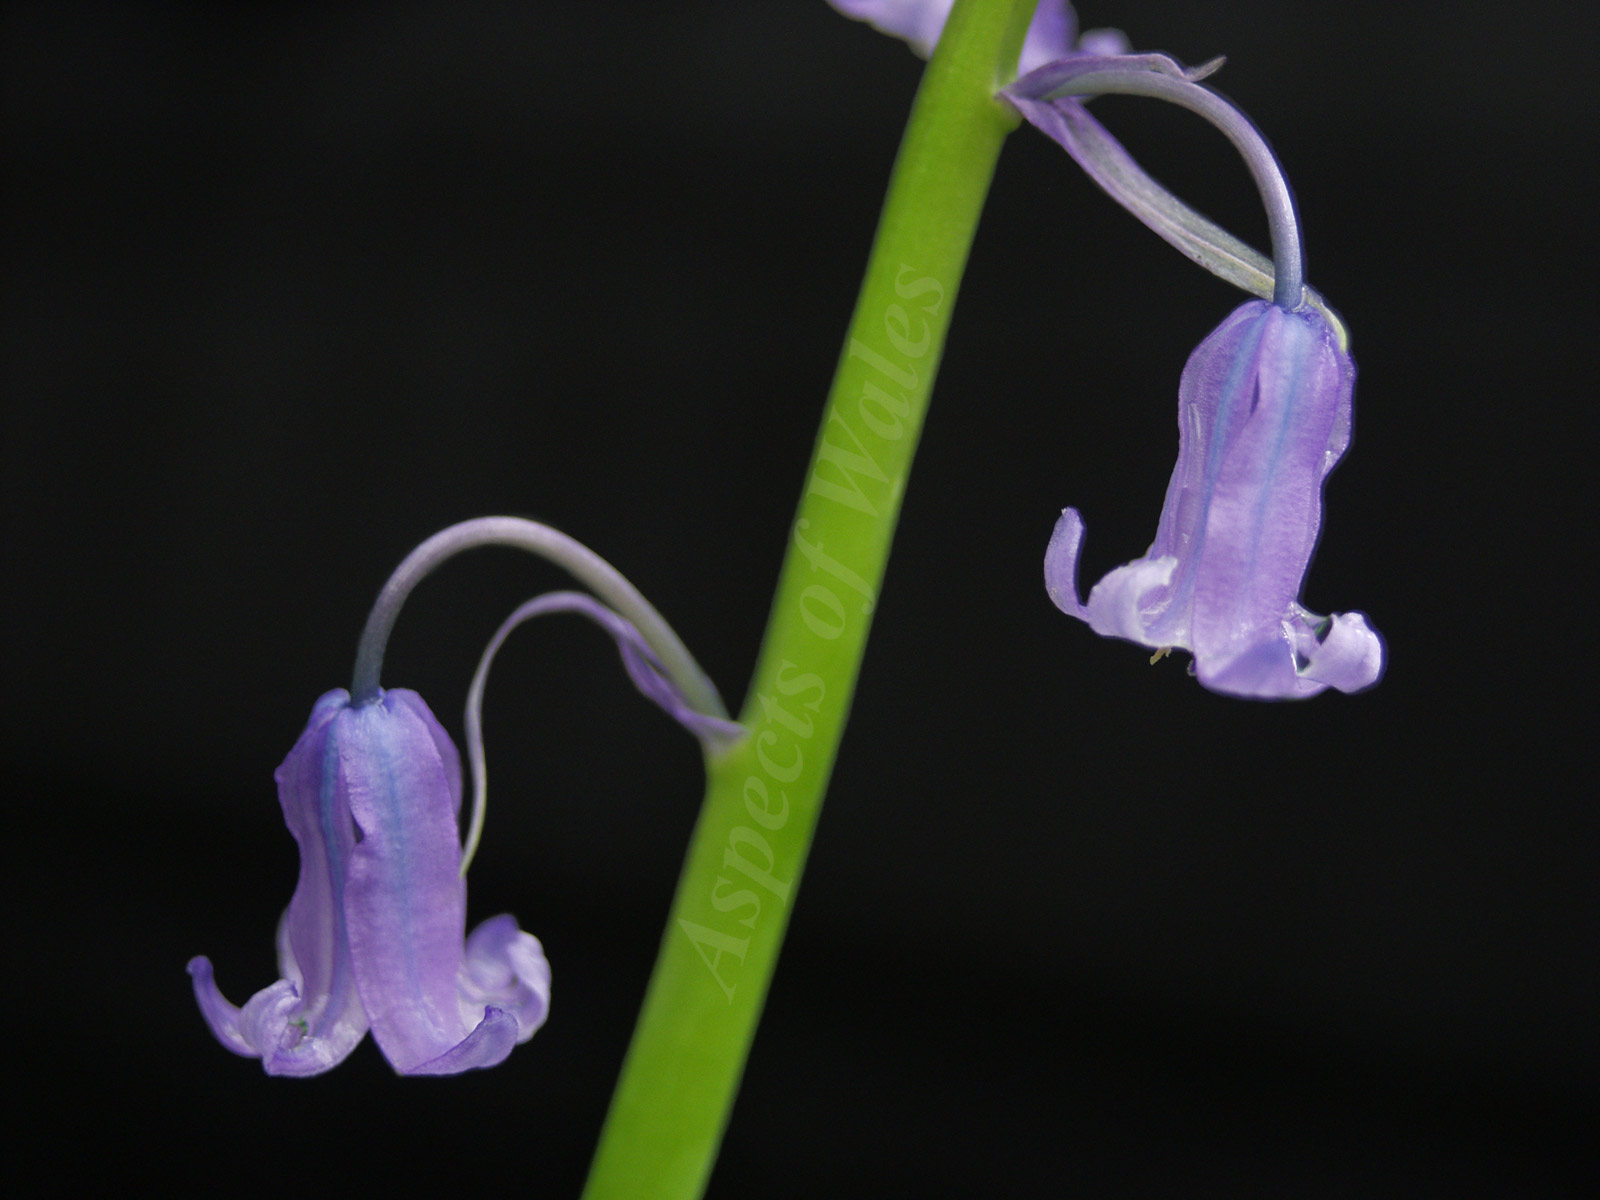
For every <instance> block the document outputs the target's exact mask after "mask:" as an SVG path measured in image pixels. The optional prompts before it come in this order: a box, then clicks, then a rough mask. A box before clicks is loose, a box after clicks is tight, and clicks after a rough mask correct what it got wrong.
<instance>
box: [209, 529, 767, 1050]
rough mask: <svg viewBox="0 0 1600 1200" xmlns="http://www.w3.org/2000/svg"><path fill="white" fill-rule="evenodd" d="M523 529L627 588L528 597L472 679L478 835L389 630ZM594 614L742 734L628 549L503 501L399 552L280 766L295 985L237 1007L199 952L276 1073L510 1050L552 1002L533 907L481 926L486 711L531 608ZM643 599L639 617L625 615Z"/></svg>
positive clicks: (284, 983) (218, 997)
mask: <svg viewBox="0 0 1600 1200" xmlns="http://www.w3.org/2000/svg"><path fill="white" fill-rule="evenodd" d="M488 544H501V545H512V546H518V547H520V548H522V549H526V550H530V551H532V552H534V553H537V554H540V555H542V556H543V557H545V558H548V559H551V560H552V561H554V562H557V563H558V564H560V565H562V566H564V567H566V568H567V569H568V570H570V571H571V572H572V573H573V574H574V575H576V576H578V578H580V579H582V580H583V581H584V582H586V583H588V584H589V585H590V586H591V587H593V588H594V589H595V591H596V592H598V593H599V594H600V595H602V596H604V597H605V598H606V599H607V600H608V601H610V604H611V605H614V606H615V607H614V608H613V607H609V606H608V605H606V604H602V603H600V602H599V601H597V600H596V599H595V598H594V597H592V596H588V595H585V594H582V593H574V592H559V593H552V594H550V595H547V596H543V597H540V598H538V599H536V600H533V601H530V602H529V603H527V604H524V605H523V606H521V607H520V608H518V609H517V610H516V612H514V613H513V614H512V615H511V617H510V618H509V619H508V620H507V621H506V623H505V624H504V625H502V626H501V628H500V629H499V630H498V631H497V632H496V633H495V635H494V639H493V640H492V641H491V643H490V645H489V648H488V650H487V651H485V653H484V655H483V659H482V662H481V663H480V665H479V668H478V672H477V675H476V676H475V677H474V679H473V683H472V689H471V696H470V699H469V701H468V706H467V736H468V748H469V751H470V753H471V759H472V764H473V775H474V778H475V783H476V788H475V795H474V803H473V815H472V821H471V834H470V839H469V842H468V845H467V848H466V850H465V852H464V851H463V847H462V841H461V834H460V817H461V801H462V778H461V759H460V756H459V755H458V754H457V752H456V748H455V745H454V743H453V742H451V740H450V737H449V735H448V734H447V733H446V732H445V731H444V729H443V728H442V727H441V726H440V724H439V722H438V721H437V720H436V719H435V718H434V715H433V713H432V712H430V711H429V709H428V706H427V705H426V704H425V703H423V700H422V697H420V696H418V695H417V694H416V693H415V692H412V691H407V690H405V689H403V688H391V689H388V690H385V689H383V688H382V687H380V686H379V685H378V676H379V672H380V670H381V667H382V662H383V652H384V646H385V645H386V643H387V640H388V636H389V631H390V629H391V628H392V627H393V625H394V621H395V618H396V616H397V615H398V613H399V611H400V607H401V606H402V605H403V604H404V602H405V599H406V597H407V596H408V595H409V594H410V592H411V589H412V588H413V587H415V586H416V584H417V583H418V582H419V581H420V580H421V579H422V578H423V577H424V576H425V575H427V574H428V573H429V572H430V571H432V570H433V569H434V568H435V567H437V566H438V565H439V564H440V563H442V562H443V561H445V560H446V559H447V558H449V557H451V556H452V555H454V554H457V553H459V552H460V551H462V550H465V549H470V548H472V547H474V546H482V545H488ZM550 612H577V613H579V614H581V615H583V616H586V617H588V618H589V619H591V620H593V621H595V622H596V623H597V624H599V625H600V626H601V627H602V628H603V629H605V630H606V631H607V632H608V633H610V634H611V636H612V637H613V638H614V639H615V641H616V643H617V647H618V649H619V650H620V652H621V654H622V660H623V664H624V666H625V667H626V668H627V670H628V674H629V676H630V677H631V678H632V679H633V681H634V683H635V685H636V686H637V687H638V688H639V690H640V691H641V692H643V693H644V694H645V695H646V696H647V697H648V698H649V699H651V700H652V701H654V702H655V703H656V704H658V705H659V706H660V707H661V708H663V709H664V710H666V711H667V712H668V713H669V714H671V715H672V716H673V717H674V718H675V719H677V720H678V721H679V723H681V724H682V725H683V726H684V727H685V728H687V729H689V730H690V731H691V732H693V733H694V734H695V735H696V736H697V737H698V738H699V739H700V740H701V742H702V744H703V745H704V746H705V747H706V750H707V753H708V754H712V753H718V752H720V751H721V750H724V749H726V748H727V747H728V746H730V745H731V744H732V743H733V742H734V741H736V740H737V739H738V738H739V737H741V736H742V735H743V732H744V730H743V728H742V727H741V726H739V725H738V724H736V723H735V722H733V721H730V720H728V719H727V714H726V712H725V710H724V709H723V707H722V701H721V700H720V698H719V697H718V696H717V693H716V689H715V688H714V687H713V686H712V685H711V682H710V680H709V679H707V678H706V677H705V676H704V674H703V672H701V671H700V669H699V667H698V665H697V664H696V663H695V662H694V659H693V658H692V657H690V655H689V653H688V651H687V650H686V649H685V648H684V646H683V644H682V643H681V642H680V641H679V640H678V638H677V635H676V634H674V633H673V632H672V630H671V628H670V627H669V626H667V624H666V622H665V621H664V620H662V618H661V615H660V614H659V613H657V612H656V610H655V609H654V608H652V607H651V606H650V604H649V602H648V601H646V600H645V599H644V597H643V596H641V595H640V594H639V593H638V591H637V589H635V588H634V587H633V585H632V584H630V583H628V581H627V580H626V579H624V578H623V577H622V576H621V575H620V574H619V573H618V572H617V571H616V569H615V568H614V567H612V566H611V565H610V564H609V563H607V562H606V561H605V560H604V559H602V558H600V557H599V556H598V555H596V554H595V553H594V552H593V551H591V550H589V549H588V548H587V547H585V546H582V545H580V544H579V543H577V542H574V541H573V540H572V539H571V538H569V537H567V536H566V535H564V534H562V533H559V532H558V531H556V530H553V529H550V528H549V527H548V526H544V525H539V524H537V523H535V522H532V521H525V520H521V519H519V518H515V517H486V518H482V519H480V520H476V521H467V522H463V523H462V524H460V525H455V526H452V527H451V528H449V529H447V530H444V531H443V532H441V533H439V534H436V535H435V536H434V537H432V538H430V539H428V541H426V542H424V543H423V544H422V545H421V546H419V547H418V548H417V549H416V550H415V551H413V552H412V553H411V554H410V555H409V556H407V558H406V560H405V561H404V562H403V563H401V564H400V567H399V568H398V569H397V570H396V571H395V573H394V575H393V576H392V577H391V578H390V580H389V582H388V584H387V585H385V587H384V589H383V591H382V593H381V594H380V595H379V598H378V602H377V603H376V604H375V605H374V606H373V610H372V613H371V615H370V616H369V618H368V621H367V627H366V630H365V631H364V632H363V634H362V639H361V646H360V649H359V651H358V653H357V656H356V674H355V683H354V685H353V687H352V689H351V691H349V692H346V691H345V690H343V689H342V688H341V689H338V690H335V691H331V692H328V693H326V694H325V695H324V696H322V698H321V699H319V700H318V701H317V702H316V705H315V706H314V707H313V708H312V710H311V720H310V722H309V723H308V724H307V725H306V728H305V732H304V733H302V734H301V735H300V739H299V741H297V742H296V743H295V745H294V749H292V750H291V751H290V752H289V756H288V757H287V758H285V759H284V761H283V765H282V766H280V767H279V768H278V771H277V774H276V776H275V778H276V779H277V782H278V801H279V804H280V805H281V806H282V808H283V816H284V821H285V822H286V823H287V824H288V826H289V832H290V833H291V834H292V835H293V836H294V840H295V842H296V843H297V844H298V845H299V848H300V878H299V882H298V883H297V884H296V886H295V890H294V896H293V898H292V899H291V900H290V901H289V908H288V910H287V911H286V912H285V913H284V915H283V919H282V920H281V921H280V922H279V925H278V937H277V943H278V967H279V971H280V973H281V975H282V978H281V979H279V980H278V981H277V982H276V983H274V984H272V985H271V986H269V987H266V988H264V989H262V990H261V991H259V992H257V993H256V994H255V995H254V996H252V997H251V998H250V999H249V1000H248V1001H247V1002H246V1003H245V1004H244V1006H243V1007H242V1008H239V1007H235V1006H234V1005H233V1004H231V1003H229V1002H228V1000H226V999H225V998H224V997H223V995H222V993H221V991H219V990H218V988H217V985H216V981H215V979H214V978H213V975H212V968H211V962H210V960H209V959H206V958H204V957H199V958H195V959H193V960H191V961H190V963H189V974H190V976H191V977H192V978H193V982H194V994H195V998H196V1000H198V1001H199V1004H200V1011H201V1013H202V1014H203V1015H204V1017H205V1019H206V1022H207V1024H208V1025H210V1027H211V1031H212V1033H214V1034H215V1035H216V1037H217V1040H218V1041H220V1042H221V1043H222V1044H223V1045H224V1046H226V1047H227V1048H228V1049H229V1050H232V1051H233V1052H234V1053H236V1054H240V1055H244V1056H246V1057H249V1058H258V1059H260V1060H261V1064H262V1066H263V1067H264V1068H265V1069H266V1071H267V1073H268V1074H269V1075H316V1074H319V1073H321V1072H323V1071H326V1070H328V1069H329V1068H330V1067H334V1066H337V1065H338V1064H339V1063H340V1062H341V1061H343V1060H344V1058H345V1057H346V1056H347V1055H349V1054H350V1052H351V1051H352V1050H354V1049H355V1047H356V1046H357V1045H358V1044H359V1043H360V1041H361V1039H362V1038H363V1037H365V1036H366V1033H367V1031H368V1030H369V1029H370V1030H371V1031H372V1035H373V1038H374V1039H375V1040H376V1041H377V1043H378V1048H379V1049H380V1050H382V1051H383V1054H384V1057H386V1058H387V1059H388V1060H389V1062H390V1064H391V1065H392V1066H393V1067H394V1068H395V1070H396V1071H398V1072H399V1073H401V1074H402V1075H451V1074H455V1073H457V1072H460V1071H466V1070H470V1069H472V1068H475V1067H492V1066H494V1065H495V1064H497V1063H499V1062H502V1061H503V1060H504V1059H505V1058H506V1056H507V1055H509V1054H510V1053H511V1051H512V1049H513V1047H515V1046H516V1045H517V1044H518V1043H521V1042H525V1041H527V1040H528V1039H529V1038H531V1037H532V1036H533V1034H534V1031H535V1030H537V1029H538V1028H539V1026H540V1025H542V1024H543V1023H544V1019H545V1016H546V1014H547V1013H548V1012H549V1007H550V965H549V963H548V962H547V961H546V960H545V956H544V951H543V949H542V948H541V946H540V944H539V941H538V939H537V938H535V937H534V936H533V935H531V934H528V933H525V932H523V931H522V930H521V929H519V928H518V926H517V922H516V920H515V918H513V917H511V916H507V915H502V916H498V917H492V918H490V919H489V920H487V921H485V922H483V923H482V924H481V925H479V926H478V927H477V928H476V929H474V930H473V931H472V933H471V934H470V935H468V934H467V933H466V913H467V887H466V879H465V878H464V875H465V863H466V861H468V860H470V857H471V854H472V851H473V850H474V849H475V848H476V846H477V842H478V838H479V835H480V833H481V831H482V828H483V814H484V793H485V787H486V783H485V779H486V776H485V771H484V766H483V751H482V734H481V723H480V720H479V710H480V706H481V703H482V697H483V687H484V681H485V679H486V677H487V674H488V670H489V665H490V663H491V662H492V661H493V658H494V654H495V651H496V650H497V649H498V648H499V646H500V644H501V643H502V642H503V641H504V640H505V638H506V636H507V635H508V634H509V633H510V632H511V630H512V629H514V628H515V627H516V626H517V625H518V624H519V623H521V622H522V621H525V620H527V619H528V618H530V617H534V616H539V615H542V614H544V613H550ZM624 614H626V615H624Z"/></svg>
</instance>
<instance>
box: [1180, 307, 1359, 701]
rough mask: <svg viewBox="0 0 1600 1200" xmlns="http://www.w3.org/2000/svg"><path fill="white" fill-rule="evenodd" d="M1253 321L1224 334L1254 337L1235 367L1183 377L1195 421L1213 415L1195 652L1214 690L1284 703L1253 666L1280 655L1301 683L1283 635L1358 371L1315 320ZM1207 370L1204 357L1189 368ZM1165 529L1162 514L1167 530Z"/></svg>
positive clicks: (1277, 315) (1270, 313)
mask: <svg viewBox="0 0 1600 1200" xmlns="http://www.w3.org/2000/svg"><path fill="white" fill-rule="evenodd" d="M1245 313H1248V317H1247V320H1246V321H1245V322H1242V323H1236V322H1231V321H1230V323H1228V324H1225V326H1224V328H1225V329H1230V330H1238V331H1240V332H1242V333H1244V334H1245V336H1244V337H1243V338H1241V339H1239V343H1238V344H1239V350H1240V352H1239V353H1238V355H1237V357H1233V358H1231V361H1230V359H1229V358H1228V356H1226V355H1223V356H1220V357H1208V358H1207V359H1205V360H1204V366H1205V367H1207V368H1209V371H1208V375H1207V377H1206V378H1204V379H1199V380H1191V379H1190V378H1189V372H1188V371H1186V372H1185V392H1184V407H1185V413H1186V415H1187V414H1189V413H1190V412H1204V413H1205V415H1204V416H1203V417H1202V418H1201V420H1200V421H1199V425H1200V427H1201V428H1204V429H1206V432H1207V435H1208V438H1209V444H1208V447H1207V451H1206V462H1205V467H1204V475H1205V478H1206V492H1207V502H1206V504H1205V514H1204V545H1203V547H1202V548H1201V550H1200V553H1199V554H1198V555H1195V556H1193V561H1195V562H1196V564H1197V565H1196V569H1195V570H1194V572H1193V575H1192V587H1193V614H1192V616H1191V623H1192V637H1193V642H1192V645H1191V649H1192V650H1193V651H1194V655H1195V669H1196V672H1197V673H1198V674H1199V676H1200V680H1201V682H1202V683H1205V684H1207V686H1216V687H1217V688H1218V690H1224V691H1230V692H1235V693H1238V694H1248V695H1262V694H1264V693H1263V690H1262V689H1264V688H1271V689H1274V690H1273V691H1272V693H1271V694H1274V695H1282V694H1285V693H1284V692H1282V691H1278V690H1276V689H1277V688H1278V687H1280V686H1285V685H1284V682H1283V677H1282V676H1281V675H1280V673H1279V672H1278V671H1272V672H1266V673H1264V668H1263V667H1262V666H1261V665H1260V664H1259V663H1257V662H1256V661H1255V660H1256V659H1257V658H1258V656H1259V655H1260V654H1262V653H1264V651H1263V650H1262V649H1261V648H1262V647H1264V646H1268V645H1270V646H1271V648H1272V650H1271V656H1272V658H1273V659H1274V660H1275V661H1276V663H1278V664H1279V665H1280V667H1281V669H1282V670H1283V671H1287V672H1288V673H1289V677H1293V675H1294V673H1295V656H1294V647H1293V646H1292V645H1291V643H1290V639H1289V637H1288V636H1287V634H1286V632H1285V628H1284V624H1285V620H1286V618H1287V617H1288V616H1289V614H1290V611H1291V607H1292V606H1294V605H1295V603H1296V601H1295V597H1296V596H1297V594H1298V593H1299V590H1300V582H1301V580H1302V579H1303V578H1304V577H1305V573H1306V568H1307V566H1308V565H1309V564H1310V561H1311V552H1312V550H1313V549H1314V548H1315V546H1316V539H1317V531H1318V528H1319V527H1320V525H1321V520H1322V480H1323V476H1324V475H1325V474H1326V473H1327V464H1328V453H1329V448H1330V445H1331V443H1332V442H1333V441H1334V438H1335V434H1336V433H1337V432H1338V414H1339V412H1340V410H1341V408H1342V407H1344V406H1347V405H1348V404H1349V403H1350V391H1351V388H1352V385H1353V382H1354V368H1353V367H1352V366H1351V364H1350V360H1349V358H1348V357H1346V356H1344V355H1343V354H1341V353H1340V352H1339V351H1338V349H1337V347H1336V346H1335V345H1334V339H1333V336H1332V333H1331V331H1330V330H1329V329H1328V328H1327V326H1326V324H1325V323H1324V322H1322V321H1321V320H1320V318H1318V317H1317V316H1316V315H1315V314H1313V313H1309V312H1306V313H1287V312H1284V311H1283V310H1282V309H1280V308H1277V307H1275V306H1274V305H1270V304H1266V303H1264V302H1262V301H1259V300H1257V301H1251V302H1250V303H1248V304H1246V305H1244V306H1243V308H1241V309H1240V311H1239V313H1236V314H1235V317H1237V316H1239V315H1240V314H1245ZM1251 330H1253V331H1255V337H1254V344H1253V345H1251V344H1250V340H1251V339H1250V338H1249V335H1248V331H1251ZM1220 332H1221V331H1219V333H1220ZM1210 340H1211V339H1208V342H1209V341H1210ZM1224 340H1225V341H1231V340H1233V339H1232V338H1231V337H1229V338H1226V339H1224ZM1201 359H1202V355H1201V353H1200V352H1199V351H1197V352H1196V355H1195V358H1194V359H1192V360H1191V365H1193V364H1194V363H1195V362H1196V361H1199V360H1201ZM1208 426H1209V427H1208ZM1176 485H1177V477H1176V476H1174V486H1176ZM1169 495H1170V493H1169ZM1165 522H1166V514H1165V513H1163V530H1165ZM1160 540H1161V534H1159V533H1158V535H1157V541H1158V542H1160ZM1246 657H1248V658H1249V659H1251V663H1249V664H1247V663H1245V662H1244V661H1243V659H1245V658H1246ZM1235 660H1240V661H1239V663H1238V664H1237V666H1235ZM1240 672H1243V674H1241V673H1240ZM1230 676H1231V677H1232V678H1233V679H1234V680H1235V681H1236V682H1235V683H1234V684H1233V685H1229V684H1228V683H1227V682H1226V681H1227V680H1229V678H1230ZM1273 681H1276V682H1273ZM1290 694H1292V691H1291V693H1290Z"/></svg>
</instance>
